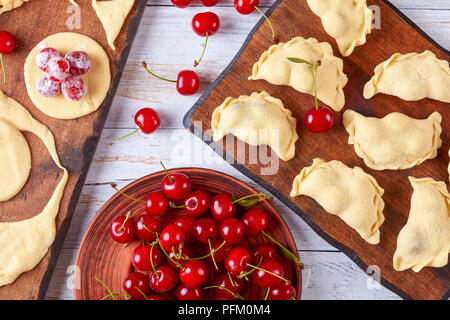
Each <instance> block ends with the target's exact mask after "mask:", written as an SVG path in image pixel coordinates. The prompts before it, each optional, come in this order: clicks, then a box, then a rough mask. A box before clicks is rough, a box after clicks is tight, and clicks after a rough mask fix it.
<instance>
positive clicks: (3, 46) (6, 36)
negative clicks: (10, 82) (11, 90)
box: [0, 31, 16, 84]
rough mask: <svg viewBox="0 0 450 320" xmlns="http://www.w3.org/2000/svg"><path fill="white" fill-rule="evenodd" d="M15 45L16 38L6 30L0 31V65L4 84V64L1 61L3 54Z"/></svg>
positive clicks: (12, 49)
mask: <svg viewBox="0 0 450 320" xmlns="http://www.w3.org/2000/svg"><path fill="white" fill-rule="evenodd" d="M15 47H16V39H14V36H13V35H12V34H11V33H9V32H7V31H0V60H1V65H2V71H3V83H4V84H6V72H5V65H4V63H3V55H4V54H10V53H11V52H13V51H14V48H15Z"/></svg>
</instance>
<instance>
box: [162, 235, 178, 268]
mask: <svg viewBox="0 0 450 320" xmlns="http://www.w3.org/2000/svg"><path fill="white" fill-rule="evenodd" d="M156 238H157V241H158V245H159V247H160V248H161V251H162V252H163V253H164V255H165V256H166V257H167V259H169V260H170V261H172V263H173V264H174V265H176V266H177V267H178V268H180V269H184V268H183V266H182V265H181V264H179V263H178V262H176V261H175V260H173V259H172V258H171V257H170V255H169V254H168V253H167V252H166V250H164V248H163V247H162V244H161V241H159V236H158V234H157V236H156Z"/></svg>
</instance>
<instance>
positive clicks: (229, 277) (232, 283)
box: [227, 272, 236, 288]
mask: <svg viewBox="0 0 450 320" xmlns="http://www.w3.org/2000/svg"><path fill="white" fill-rule="evenodd" d="M227 275H228V279H230V283H231V285H232V286H233V288H236V285H235V284H234V281H233V278H231V274H230V273H229V272H227Z"/></svg>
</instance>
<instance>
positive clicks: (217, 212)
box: [210, 193, 236, 221]
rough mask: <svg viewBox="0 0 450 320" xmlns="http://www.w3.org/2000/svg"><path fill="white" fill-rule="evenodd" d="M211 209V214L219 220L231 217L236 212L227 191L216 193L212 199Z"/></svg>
mask: <svg viewBox="0 0 450 320" xmlns="http://www.w3.org/2000/svg"><path fill="white" fill-rule="evenodd" d="M210 210H211V215H212V216H213V217H214V219H216V220H217V221H223V220H225V219H228V218H231V217H233V216H234V215H235V213H236V207H235V205H234V204H233V200H232V199H231V196H230V195H229V194H227V193H221V194H217V195H215V196H214V197H213V198H212V199H211V205H210Z"/></svg>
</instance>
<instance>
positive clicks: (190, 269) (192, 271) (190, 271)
mask: <svg viewBox="0 0 450 320" xmlns="http://www.w3.org/2000/svg"><path fill="white" fill-rule="evenodd" d="M208 274H209V271H208V266H207V264H206V263H204V262H203V261H200V260H189V261H187V262H186V264H185V265H184V268H183V269H182V270H181V271H180V273H179V277H180V281H181V282H182V283H184V284H185V285H187V286H190V287H199V286H200V285H202V284H203V283H205V282H206V281H208Z"/></svg>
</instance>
